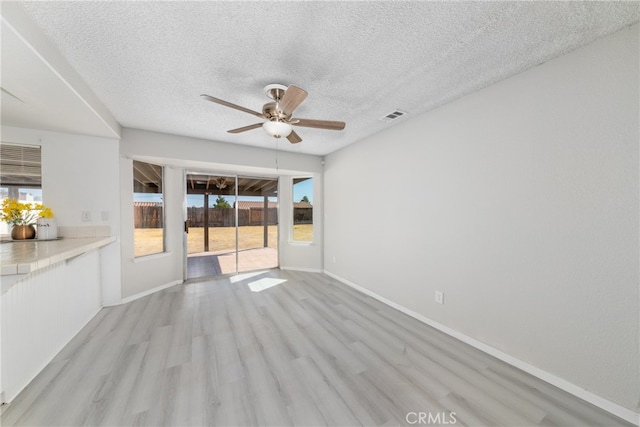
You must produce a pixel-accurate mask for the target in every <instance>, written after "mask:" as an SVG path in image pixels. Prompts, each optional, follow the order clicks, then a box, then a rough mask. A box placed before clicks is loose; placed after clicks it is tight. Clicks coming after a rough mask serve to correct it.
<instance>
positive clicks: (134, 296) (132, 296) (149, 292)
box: [105, 280, 183, 307]
mask: <svg viewBox="0 0 640 427" xmlns="http://www.w3.org/2000/svg"><path fill="white" fill-rule="evenodd" d="M181 283H183V280H174V281H173V282H169V283H165V284H164V285H160V286H156V287H155V288H153V289H148V290H146V291H144V292H140V293H139V294H135V295H131V296H130V297H126V298H123V299H122V300H121V301H120V302H119V303H116V304H111V305H105V307H111V306H114V305H120V304H126V303H128V302H131V301H135V300H137V299H140V298H142V297H146V296H147V295H151V294H153V293H155V292H158V291H161V290H163V289H166V288H170V287H172V286H175V285H179V284H181Z"/></svg>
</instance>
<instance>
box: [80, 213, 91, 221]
mask: <svg viewBox="0 0 640 427" xmlns="http://www.w3.org/2000/svg"><path fill="white" fill-rule="evenodd" d="M82 222H91V212H90V211H82Z"/></svg>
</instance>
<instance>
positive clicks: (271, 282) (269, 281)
mask: <svg viewBox="0 0 640 427" xmlns="http://www.w3.org/2000/svg"><path fill="white" fill-rule="evenodd" d="M284 282H286V280H285V279H276V278H274V277H265V278H263V279H260V280H255V281H253V282H249V289H251V292H262V291H264V290H265V289H269V288H273V287H274V286H278V285H280V284H282V283H284Z"/></svg>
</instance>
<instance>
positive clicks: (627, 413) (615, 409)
mask: <svg viewBox="0 0 640 427" xmlns="http://www.w3.org/2000/svg"><path fill="white" fill-rule="evenodd" d="M324 274H326V275H327V276H329V277H332V278H334V279H336V280H337V281H339V282H341V283H343V284H345V285H347V286H349V287H350V288H353V289H355V290H357V291H359V292H362V293H363V294H365V295H368V296H370V297H372V298H375V299H376V300H378V301H380V302H382V303H384V304H386V305H388V306H390V307H393V308H395V309H396V310H398V311H401V312H402V313H404V314H406V315H408V316H411V317H413V318H414V319H417V320H419V321H421V322H423V323H426V324H427V325H429V326H431V327H433V328H435V329H437V330H439V331H441V332H444V333H445V334H447V335H450V336H452V337H454V338H456V339H458V340H460V341H462V342H464V343H466V344H469V345H470V346H472V347H475V348H477V349H478V350H481V351H483V352H485V353H487V354H489V355H491V356H493V357H495V358H497V359H500V360H502V361H503V362H505V363H508V364H509V365H511V366H515V367H516V368H518V369H521V370H523V371H525V372H527V373H528V374H531V375H533V376H534V377H537V378H539V379H541V380H543V381H545V382H547V383H549V384H551V385H554V386H556V387H558V388H559V389H561V390H564V391H566V392H567V393H570V394H572V395H574V396H576V397H578V398H580V399H582V400H584V401H586V402H589V403H591V404H592V405H595V406H597V407H598V408H600V409H602V410H604V411H607V412H609V413H611V414H613V415H615V416H616V417H620V418H622V419H623V420H626V421H628V422H630V423H633V424H634V425H640V413H638V412H635V411H632V410H631V409H628V408H625V407H624V406H621V405H618V404H617V403H615V402H612V401H610V400H607V399H605V398H603V397H601V396H598V395H597V394H595V393H592V392H590V391H588V390H585V389H583V388H582V387H580V386H577V385H575V384H573V383H571V382H569V381H567V380H565V379H562V378H560V377H558V376H556V375H553V374H551V373H549V372H546V371H544V370H542V369H540V368H537V367H535V366H533V365H531V364H529V363H527V362H524V361H522V360H520V359H518V358H515V357H513V356H511V355H509V354H507V353H504V352H502V351H500V350H498V349H495V348H493V347H491V346H489V345H487V344H485V343H483V342H480V341H478V340H476V339H474V338H471V337H470V336H468V335H465V334H463V333H461V332H458V331H456V330H454V329H451V328H449V327H447V326H445V325H443V324H441V323H438V322H436V321H435V320H432V319H429V318H428V317H426V316H423V315H422V314H420V313H416V312H415V311H413V310H409V309H408V308H406V307H404V306H402V305H400V304H397V303H395V302H393V301H391V300H388V299H387V298H385V297H383V296H380V295H378V294H376V293H375V292H372V291H370V290H368V289H366V288H363V287H362V286H359V285H357V284H355V283H353V282H351V281H350V280H347V279H345V278H342V277H340V276H338V275H337V274H334V273H331V272H330V271H327V270H324Z"/></svg>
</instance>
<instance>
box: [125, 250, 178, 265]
mask: <svg viewBox="0 0 640 427" xmlns="http://www.w3.org/2000/svg"><path fill="white" fill-rule="evenodd" d="M171 254H172V252H161V253H157V254H150V255H143V256H139V257H136V258H134V259H133V260H132V262H133V263H134V264H137V263H140V262H145V261H153V260H154V259H158V258H166V257H168V256H170V255H171Z"/></svg>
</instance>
